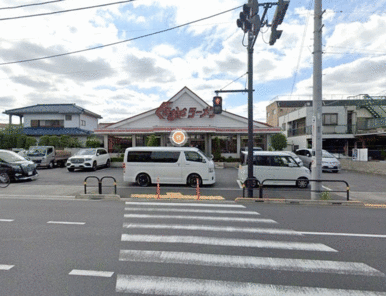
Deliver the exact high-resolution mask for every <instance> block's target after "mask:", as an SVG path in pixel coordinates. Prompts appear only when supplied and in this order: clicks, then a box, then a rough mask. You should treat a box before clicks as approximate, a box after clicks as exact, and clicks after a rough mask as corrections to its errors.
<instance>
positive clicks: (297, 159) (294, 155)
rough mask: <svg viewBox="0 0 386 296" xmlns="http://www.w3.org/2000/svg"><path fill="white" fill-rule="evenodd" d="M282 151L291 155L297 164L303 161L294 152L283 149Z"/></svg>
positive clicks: (301, 164) (301, 163)
mask: <svg viewBox="0 0 386 296" xmlns="http://www.w3.org/2000/svg"><path fill="white" fill-rule="evenodd" d="M283 152H285V153H287V154H288V155H289V156H292V158H293V159H295V161H296V163H297V164H298V165H299V166H303V161H302V160H301V159H300V158H299V157H298V156H297V155H296V154H295V153H294V152H291V151H283Z"/></svg>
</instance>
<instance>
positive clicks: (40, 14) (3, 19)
mask: <svg viewBox="0 0 386 296" xmlns="http://www.w3.org/2000/svg"><path fill="white" fill-rule="evenodd" d="M133 1H135V0H125V1H119V2H113V3H105V4H99V5H94V6H87V7H80V8H73V9H67V10H60V11H53V12H45V13H38V14H30V15H22V16H14V17H7V18H1V19H0V21H9V20H16V19H21V18H30V17H36V16H44V15H52V14H58V13H65V12H72V11H79V10H85V9H90V8H97V7H104V6H109V5H115V4H122V3H127V2H133Z"/></svg>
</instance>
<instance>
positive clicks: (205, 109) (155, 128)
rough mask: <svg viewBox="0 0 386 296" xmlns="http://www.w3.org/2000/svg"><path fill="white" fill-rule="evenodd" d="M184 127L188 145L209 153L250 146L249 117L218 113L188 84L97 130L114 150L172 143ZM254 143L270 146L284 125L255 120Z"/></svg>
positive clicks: (231, 154)
mask: <svg viewBox="0 0 386 296" xmlns="http://www.w3.org/2000/svg"><path fill="white" fill-rule="evenodd" d="M176 130H181V131H184V132H185V134H186V135H187V142H186V145H187V146H193V147H198V148H200V149H201V150H202V151H204V152H205V153H206V154H208V155H210V154H213V152H214V149H215V148H218V146H219V147H220V149H221V155H222V156H224V157H234V158H238V157H240V150H241V148H242V147H247V146H248V144H247V143H248V119H247V118H245V117H242V116H239V115H236V114H233V113H230V112H227V111H223V112H222V113H221V114H214V113H213V108H212V106H210V105H208V104H207V103H206V102H205V101H204V100H202V99H201V98H200V97H198V96H197V95H196V94H195V93H194V92H192V91H191V90H190V89H189V88H187V87H184V88H183V89H181V90H180V91H179V92H178V93H177V94H176V95H174V96H173V97H172V98H171V99H169V100H168V101H166V102H163V103H162V104H161V105H160V106H159V107H157V108H155V109H151V110H149V111H146V112H144V113H141V114H138V115H135V116H133V117H129V118H127V119H124V120H121V121H119V122H116V123H111V124H108V125H100V126H99V127H98V129H96V130H94V133H95V134H96V135H97V136H99V137H102V138H103V142H104V147H105V148H106V149H108V151H109V152H110V153H111V152H119V151H123V149H125V148H127V147H136V146H147V143H148V141H149V139H150V138H151V139H152V140H153V141H156V144H157V145H159V146H172V142H171V139H170V136H171V133H172V132H173V131H176ZM253 131H254V146H259V147H261V148H263V149H264V150H267V149H268V148H269V147H270V137H271V135H273V134H276V133H279V132H280V128H278V127H272V126H270V125H268V124H266V123H262V122H258V121H254V128H253Z"/></svg>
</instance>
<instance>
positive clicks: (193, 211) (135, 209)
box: [125, 207, 260, 215]
mask: <svg viewBox="0 0 386 296" xmlns="http://www.w3.org/2000/svg"><path fill="white" fill-rule="evenodd" d="M125 211H132V212H133V211H134V212H169V213H170V212H180V213H203V214H238V215H260V214H259V213H258V212H254V211H232V210H203V209H181V208H178V209H177V208H172V209H171V208H164V209H159V208H142V207H132V208H125Z"/></svg>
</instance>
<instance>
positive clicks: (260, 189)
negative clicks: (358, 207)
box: [243, 179, 350, 201]
mask: <svg viewBox="0 0 386 296" xmlns="http://www.w3.org/2000/svg"><path fill="white" fill-rule="evenodd" d="M266 181H286V182H287V181H288V182H296V181H298V180H295V179H265V180H263V181H262V182H260V183H259V187H258V188H259V198H263V187H264V182H266ZM308 181H309V182H318V183H321V182H328V183H331V182H333V183H345V184H346V190H328V192H346V199H347V201H349V200H350V186H349V184H348V183H347V181H345V180H311V179H309V180H308ZM271 185H272V184H271ZM266 186H267V185H266ZM254 189H257V188H254ZM245 190H246V188H245V187H243V197H245ZM310 192H319V193H323V192H325V190H323V191H321V190H310Z"/></svg>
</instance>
